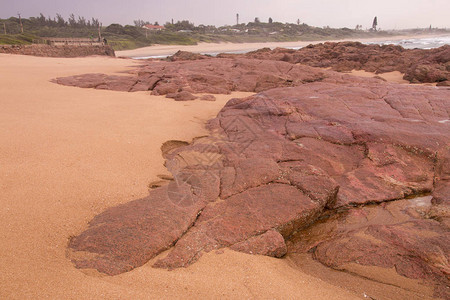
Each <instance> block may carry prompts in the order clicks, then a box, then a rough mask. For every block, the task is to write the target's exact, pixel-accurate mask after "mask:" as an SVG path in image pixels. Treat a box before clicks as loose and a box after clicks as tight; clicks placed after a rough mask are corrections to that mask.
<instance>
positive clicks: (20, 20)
mask: <svg viewBox="0 0 450 300" xmlns="http://www.w3.org/2000/svg"><path fill="white" fill-rule="evenodd" d="M17 14H18V15H19V24H20V32H21V33H23V24H22V17H21V16H20V13H17Z"/></svg>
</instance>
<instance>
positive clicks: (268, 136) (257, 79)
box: [58, 59, 450, 295]
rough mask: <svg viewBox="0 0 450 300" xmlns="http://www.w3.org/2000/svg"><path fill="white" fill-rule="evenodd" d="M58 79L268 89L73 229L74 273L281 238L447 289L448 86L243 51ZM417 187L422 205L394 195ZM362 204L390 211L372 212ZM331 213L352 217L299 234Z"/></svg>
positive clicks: (167, 151)
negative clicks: (145, 182)
mask: <svg viewBox="0 0 450 300" xmlns="http://www.w3.org/2000/svg"><path fill="white" fill-rule="evenodd" d="M201 70H206V71H205V72H203V73H201ZM233 76H234V77H233ZM87 79H90V80H91V81H92V82H91V83H88V80H87ZM58 82H61V83H65V84H67V85H75V86H83V87H96V88H99V87H100V88H103V87H105V86H106V88H110V89H114V90H124V91H133V90H140V89H141V90H142V89H143V90H145V89H148V88H149V87H151V88H150V90H152V91H153V93H158V94H167V93H169V92H170V93H172V92H175V93H180V92H189V93H191V92H207V93H208V92H209V93H216V92H230V91H233V90H247V91H255V90H258V88H261V89H262V90H265V92H262V93H259V94H256V95H254V96H251V97H248V98H243V99H232V100H230V101H229V102H228V103H227V104H226V106H225V107H224V108H223V109H222V110H221V112H220V113H219V114H218V116H217V117H216V118H215V119H213V120H211V121H210V122H209V123H208V128H209V130H210V135H209V136H207V137H203V138H199V139H196V140H195V141H194V142H193V143H192V144H190V145H183V144H182V143H180V142H176V141H171V142H168V143H166V144H164V145H163V147H162V150H163V155H164V157H165V158H166V164H165V165H166V167H167V168H168V170H169V171H170V172H171V173H172V174H173V180H172V181H169V183H168V184H167V185H165V186H160V184H158V185H155V187H156V188H155V189H154V190H152V191H151V192H150V195H149V196H148V197H147V198H144V199H141V200H136V201H134V202H131V203H128V204H125V205H121V206H118V207H115V208H111V209H109V210H107V211H105V212H104V213H102V214H101V215H99V216H97V217H96V218H95V219H94V220H93V221H92V222H91V223H90V225H89V228H88V229H87V230H86V231H85V232H83V233H82V234H81V235H79V236H76V237H73V238H72V239H71V240H70V243H69V248H70V249H71V259H72V260H73V261H74V263H75V265H76V266H77V267H80V268H95V269H97V270H99V271H100V272H103V273H106V274H110V275H115V274H119V273H123V272H126V271H128V270H130V269H132V268H135V267H138V266H141V265H143V264H144V263H145V262H147V261H149V260H150V259H152V258H155V257H156V256H157V255H158V254H159V253H160V252H162V251H164V250H167V249H170V248H172V249H171V250H170V252H168V254H167V255H166V256H165V257H163V258H159V259H157V260H156V262H155V263H154V265H153V266H154V267H160V268H169V269H171V268H177V267H184V266H188V265H189V264H192V263H193V262H195V261H196V260H197V259H198V258H199V257H200V256H201V255H202V254H203V253H205V252H208V251H212V250H214V249H219V248H223V247H230V248H232V249H234V250H237V251H242V252H246V253H255V254H263V255H270V256H274V257H280V256H283V255H284V254H285V253H286V244H285V241H289V247H288V249H289V251H290V252H296V251H312V252H313V253H314V257H315V258H316V259H317V260H319V261H320V262H322V263H323V264H325V265H327V266H330V267H333V268H336V269H346V268H347V269H348V266H349V264H357V265H358V264H359V265H361V266H363V267H364V266H378V267H382V268H387V269H389V268H391V269H392V268H393V267H395V272H396V273H398V275H399V276H400V277H402V276H403V277H404V278H410V279H420V280H425V281H426V282H428V284H432V285H433V286H434V287H435V288H436V292H437V293H438V294H439V295H443V293H445V288H444V287H445V285H446V284H448V281H446V279H445V278H442V279H439V278H441V277H442V276H446V275H448V257H449V253H448V250H449V249H448V246H447V245H448V230H449V228H448V224H449V222H448V220H449V218H448V217H449V211H450V210H449V202H450V201H449V198H448V195H449V186H450V185H449V182H450V173H449V171H448V170H450V167H449V162H450V159H449V158H450V156H449V153H450V151H449V148H450V143H449V141H450V130H449V129H450V127H449V126H450V122H449V119H450V116H449V110H450V102H449V101H448V100H449V99H450V90H448V89H446V88H435V87H424V86H408V85H396V84H389V83H386V82H383V81H381V80H377V79H367V78H366V79H364V78H357V77H353V76H349V75H343V74H338V73H335V72H332V71H320V70H317V69H314V68H311V67H307V66H300V65H292V64H289V63H285V62H276V61H259V60H247V59H202V60H199V61H194V62H192V61H177V62H172V63H167V62H158V63H152V64H148V65H145V66H144V67H142V68H141V69H140V70H139V72H138V73H137V74H136V76H124V77H122V76H115V77H111V76H106V75H101V74H92V75H82V76H74V77H69V78H61V79H58ZM121 82H123V85H121ZM276 86H281V88H275V89H274V88H273V87H276ZM291 86H292V87H291ZM423 193H427V194H431V195H432V197H433V200H432V204H427V205H428V206H426V208H427V209H426V210H417V209H415V208H414V209H411V208H410V207H409V206H408V205H406V204H405V203H407V202H404V201H407V200H399V199H404V198H405V197H408V196H414V195H420V194H423ZM394 200H397V201H394ZM387 201H393V202H391V203H390V204H386V203H385V202H387ZM408 201H409V200H408ZM375 203H377V205H375ZM380 203H381V204H380ZM416 204H417V203H416ZM368 205H373V206H374V207H377V208H379V209H383V212H382V214H383V215H382V216H384V215H386V214H390V217H386V218H384V217H383V218H381V219H379V218H377V217H374V219H373V218H372V213H371V210H370V209H371V208H370V207H371V206H368ZM397 205H399V206H397ZM417 206H421V205H417ZM355 207H356V208H355ZM393 207H394V208H395V209H394V208H393ZM391 208H392V209H391ZM330 210H331V211H342V210H347V211H349V213H348V214H347V215H346V216H347V217H345V218H346V219H345V221H344V225H343V227H342V230H341V229H340V227H339V226H338V227H336V226H337V225H336V226H334V227H333V229H332V230H329V231H327V232H328V233H329V234H327V235H325V236H323V235H321V234H318V233H317V234H316V235H311V237H312V238H313V241H312V242H310V241H308V239H307V238H306V237H305V235H303V236H302V237H303V238H301V239H296V237H297V234H296V233H297V232H303V230H310V229H311V228H315V226H320V224H321V222H322V221H320V222H317V221H318V220H319V218H323V217H324V216H326V215H327V214H328V213H329V212H330ZM385 210H386V212H385ZM353 214H356V216H355V217H354V218H351V219H349V218H348V216H352V215H353ZM322 220H323V219H322ZM330 220H333V218H330ZM353 221H354V222H353ZM327 222H328V221H327ZM331 224H333V223H331ZM311 225H312V226H311ZM308 226H311V227H309V228H310V229H308ZM311 230H312V229H311ZM311 237H310V238H311ZM380 245H383V247H380ZM423 245H433V247H432V248H427V247H424V246H423ZM380 261H381V262H380ZM392 270H394V269H392ZM403 277H402V278H403ZM373 279H375V280H379V279H378V278H373ZM430 282H431V283H430Z"/></svg>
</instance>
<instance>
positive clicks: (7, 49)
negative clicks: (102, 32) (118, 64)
mask: <svg viewBox="0 0 450 300" xmlns="http://www.w3.org/2000/svg"><path fill="white" fill-rule="evenodd" d="M0 53H8V54H22V55H34V56H44V57H82V56H91V55H106V56H115V54H114V50H113V48H112V47H111V46H108V45H103V46H96V45H93V46H74V45H62V46H49V45H0Z"/></svg>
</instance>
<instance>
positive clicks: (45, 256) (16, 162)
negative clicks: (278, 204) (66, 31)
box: [0, 44, 363, 299]
mask: <svg viewBox="0 0 450 300" xmlns="http://www.w3.org/2000/svg"><path fill="white" fill-rule="evenodd" d="M210 46H211V45H210ZM228 46H229V47H231V46H230V45H227V47H228ZM236 46H238V47H240V48H241V47H242V45H236ZM170 47H172V48H170ZM170 47H168V48H170V49H175V48H176V47H175V46H170ZM199 47H200V46H199ZM233 47H234V46H233ZM252 47H258V48H259V47H261V45H254V44H253V45H252ZM160 49H161V48H160ZM204 49H205V48H204ZM133 51H134V52H130V51H129V52H119V53H118V54H119V55H121V56H126V55H128V56H135V55H140V54H139V53H146V52H145V51H146V50H145V49H138V50H133ZM139 51H142V52H139ZM160 51H161V52H160V53H163V52H164V51H167V50H163V49H161V50H160ZM220 51H225V50H224V49H221V50H220ZM135 65H136V62H135V61H131V60H124V59H113V58H106V57H89V58H74V59H68V58H38V57H31V56H20V55H17V56H13V55H6V54H5V55H0V95H1V97H0V106H1V108H2V109H1V110H0V126H1V130H0V166H1V168H0V187H1V191H2V193H1V196H0V204H1V205H0V207H1V208H0V237H1V241H0V266H1V272H0V298H2V299H36V298H50V299H93V298H106V299H118V298H120V299H131V298H133V299H135V298H139V299H145V298H155V297H158V298H161V297H165V298H167V297H170V298H198V297H202V298H218V297H225V298H253V299H255V298H267V299H268V298H271V299H274V298H280V299H282V298H302V299H353V298H362V297H363V294H360V295H354V294H352V293H350V292H349V291H347V290H344V289H343V288H340V287H338V286H335V285H331V284H329V283H327V282H324V281H322V280H321V279H318V278H315V277H312V276H310V275H307V274H306V273H303V272H302V271H300V270H299V269H298V268H295V267H294V266H292V263H291V262H290V261H289V260H288V259H275V258H269V257H262V256H251V255H246V254H242V253H237V252H233V251H231V250H225V251H224V252H223V253H215V252H211V253H209V254H207V255H204V256H203V257H202V258H201V259H200V260H199V262H198V263H196V264H194V265H192V266H190V267H188V268H182V269H177V270H174V271H166V270H161V269H154V268H152V267H151V266H150V264H147V265H144V266H143V267H140V268H137V269H135V270H133V271H131V272H128V273H124V274H122V275H118V276H113V277H107V276H102V275H100V274H98V273H95V272H93V271H92V272H89V271H88V272H83V271H81V270H78V269H76V268H75V267H74V266H73V264H72V263H71V262H70V260H69V259H68V258H67V256H66V251H67V250H66V249H67V248H66V246H67V242H68V239H69V237H71V236H74V235H77V234H79V233H80V232H82V231H83V230H84V229H85V228H86V227H87V225H88V222H89V221H90V220H91V219H92V218H93V217H94V216H95V215H97V214H98V213H100V212H102V211H104V210H105V209H107V208H109V207H112V206H115V205H118V204H121V203H126V202H128V201H130V200H133V199H137V198H140V197H143V196H146V195H147V194H148V184H149V183H150V182H152V181H155V180H157V179H158V177H157V175H159V174H167V170H166V169H165V167H164V166H163V163H164V160H163V158H162V156H161V151H160V147H161V145H162V144H163V143H164V142H165V141H167V140H172V139H177V140H186V141H190V140H191V139H192V138H194V137H196V136H201V135H204V134H205V133H206V129H205V128H204V124H205V122H206V120H208V119H210V118H212V117H213V116H215V115H216V114H217V112H218V111H219V110H220V109H221V108H222V107H223V105H224V104H225V103H226V101H228V100H229V99H230V98H231V97H243V96H246V95H248V93H234V94H232V95H222V96H218V97H217V98H218V100H217V101H216V102H202V101H192V102H188V103H186V102H175V101H173V100H170V99H166V98H164V97H160V96H150V95H149V93H148V92H135V93H126V92H115V91H102V90H93V89H80V88H74V87H66V86H61V85H57V84H54V83H51V82H50V80H51V79H52V78H55V77H57V76H69V75H75V74H83V73H92V72H96V73H108V74H114V73H118V74H121V73H123V72H126V71H127V70H129V69H130V67H134V66H135Z"/></svg>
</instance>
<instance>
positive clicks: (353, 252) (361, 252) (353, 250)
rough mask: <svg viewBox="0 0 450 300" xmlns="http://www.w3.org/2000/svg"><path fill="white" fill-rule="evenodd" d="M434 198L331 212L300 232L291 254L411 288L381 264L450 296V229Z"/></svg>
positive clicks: (289, 244)
mask: <svg viewBox="0 0 450 300" xmlns="http://www.w3.org/2000/svg"><path fill="white" fill-rule="evenodd" d="M431 198H432V197H431V196H424V197H418V198H414V199H405V200H399V201H394V202H387V203H383V204H381V205H367V206H362V207H355V208H351V209H350V208H347V209H345V210H341V211H329V212H328V214H326V215H324V216H323V218H324V219H322V220H321V221H320V222H317V223H316V224H314V225H313V226H311V227H309V228H307V229H305V230H303V231H300V232H299V233H296V234H295V235H294V236H293V237H291V239H290V241H289V242H288V249H289V252H290V253H305V252H310V253H312V255H313V257H314V258H315V259H316V260H318V261H319V262H321V263H322V264H324V265H326V266H328V267H331V268H333V269H337V270H342V271H346V272H350V273H354V274H357V275H359V276H361V277H366V278H370V279H372V280H375V281H377V282H383V283H386V284H394V285H396V286H399V287H402V288H404V289H406V290H408V289H411V286H410V281H408V280H396V281H395V283H394V282H392V277H393V276H386V273H383V272H380V271H379V270H380V269H375V271H374V269H373V267H379V268H382V269H386V271H389V272H392V273H397V274H398V275H401V276H403V277H405V278H407V279H410V280H417V281H416V282H415V284H414V285H417V286H420V285H421V284H422V285H423V284H429V285H432V286H434V287H435V294H434V295H435V296H438V297H442V298H448V296H449V292H448V288H447V287H448V285H449V278H448V275H449V271H450V269H449V265H448V255H449V252H450V246H449V245H450V232H449V228H448V226H445V225H443V224H441V223H440V222H439V221H437V220H435V219H434V218H433V217H432V214H431V210H432V205H431V202H430V200H431Z"/></svg>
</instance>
